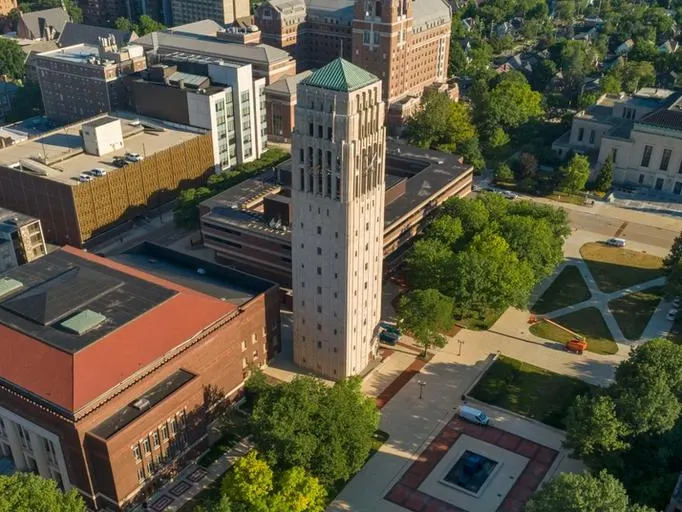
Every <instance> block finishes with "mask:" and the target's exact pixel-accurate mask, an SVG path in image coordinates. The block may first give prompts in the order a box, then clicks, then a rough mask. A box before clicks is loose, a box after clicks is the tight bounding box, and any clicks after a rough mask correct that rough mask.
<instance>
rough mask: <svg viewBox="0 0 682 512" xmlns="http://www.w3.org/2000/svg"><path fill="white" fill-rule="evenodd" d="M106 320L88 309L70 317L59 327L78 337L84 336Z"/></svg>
mask: <svg viewBox="0 0 682 512" xmlns="http://www.w3.org/2000/svg"><path fill="white" fill-rule="evenodd" d="M106 319H107V317H105V316H104V315H102V314H100V313H97V312H95V311H92V310H90V309H86V310H84V311H81V312H80V313H78V314H76V315H74V316H72V317H71V318H69V319H68V320H64V321H63V322H62V323H61V324H60V325H61V326H62V328H63V329H66V330H67V331H69V332H71V333H73V334H78V335H79V336H80V335H81V334H85V333H86V332H88V331H91V330H92V329H94V328H96V327H99V326H100V325H102V324H103V323H104V321H105V320H106Z"/></svg>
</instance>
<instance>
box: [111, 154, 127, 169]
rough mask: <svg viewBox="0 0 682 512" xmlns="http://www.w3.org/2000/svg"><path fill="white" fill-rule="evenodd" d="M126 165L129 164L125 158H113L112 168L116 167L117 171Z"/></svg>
mask: <svg viewBox="0 0 682 512" xmlns="http://www.w3.org/2000/svg"><path fill="white" fill-rule="evenodd" d="M128 164H129V162H128V160H126V159H125V157H122V156H117V157H116V158H114V161H113V165H114V167H118V168H119V169H120V168H121V167H125V166H126V165H128Z"/></svg>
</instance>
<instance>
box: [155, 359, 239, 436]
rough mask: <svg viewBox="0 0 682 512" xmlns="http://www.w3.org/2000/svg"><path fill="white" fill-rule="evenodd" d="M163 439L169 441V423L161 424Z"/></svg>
mask: <svg viewBox="0 0 682 512" xmlns="http://www.w3.org/2000/svg"><path fill="white" fill-rule="evenodd" d="M244 348H246V347H244ZM161 439H163V440H164V441H168V425H161Z"/></svg>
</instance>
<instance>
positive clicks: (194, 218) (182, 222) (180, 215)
mask: <svg viewBox="0 0 682 512" xmlns="http://www.w3.org/2000/svg"><path fill="white" fill-rule="evenodd" d="M289 156H290V155H289V153H287V152H286V151H282V150H281V149H276V148H273V149H268V150H267V151H266V152H265V153H264V154H263V156H262V157H261V158H259V159H258V160H254V161H253V162H249V163H246V164H244V165H238V166H236V167H234V168H233V169H230V170H229V171H224V172H221V173H218V174H214V175H212V176H211V177H210V178H209V179H208V184H207V186H206V187H200V188H190V189H187V190H183V191H182V192H180V194H179V196H178V200H177V204H176V205H175V210H174V211H173V218H174V219H175V223H176V224H177V225H178V226H183V227H189V228H192V227H195V226H197V224H198V223H199V204H201V202H202V201H204V200H206V199H208V198H209V197H212V196H214V195H216V194H217V193H219V192H222V191H223V190H226V189H228V188H230V187H233V186H235V185H236V184H237V183H241V182H242V181H244V180H247V179H249V178H253V177H254V176H256V175H257V174H259V173H261V172H262V171H263V170H265V169H267V168H269V167H272V166H274V165H277V164H279V163H280V162H283V161H284V160H286V159H287V158H289Z"/></svg>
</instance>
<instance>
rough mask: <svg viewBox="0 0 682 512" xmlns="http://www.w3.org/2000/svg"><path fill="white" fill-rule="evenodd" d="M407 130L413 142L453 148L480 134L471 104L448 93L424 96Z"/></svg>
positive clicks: (455, 148) (432, 147)
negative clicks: (474, 121)
mask: <svg viewBox="0 0 682 512" xmlns="http://www.w3.org/2000/svg"><path fill="white" fill-rule="evenodd" d="M407 131H408V138H409V141H410V143H412V144H414V145H416V146H419V147H422V148H429V149H437V150H440V151H449V152H455V151H456V150H457V146H458V144H461V143H462V142H464V141H467V140H470V139H472V138H474V137H475V136H476V131H475V129H474V126H473V124H472V122H471V113H470V111H469V107H468V106H467V105H465V104H464V103H459V102H456V101H453V100H451V99H450V98H449V97H448V96H447V94H444V93H430V94H426V95H425V96H424V98H423V99H422V109H421V110H420V111H419V112H417V113H416V114H415V115H414V116H412V117H411V118H410V119H409V120H408V122H407Z"/></svg>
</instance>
